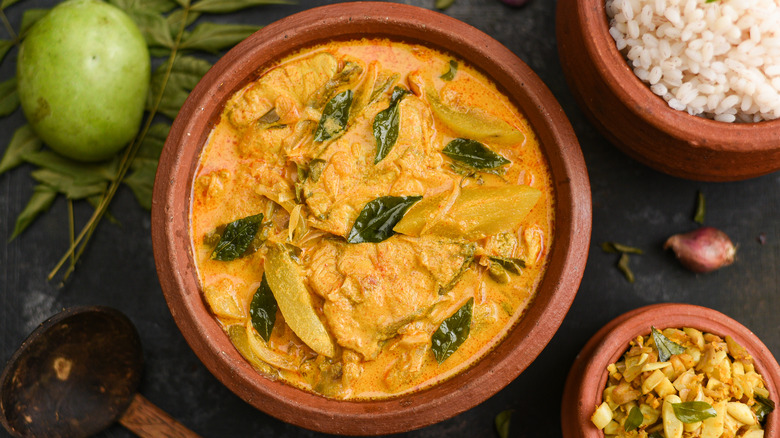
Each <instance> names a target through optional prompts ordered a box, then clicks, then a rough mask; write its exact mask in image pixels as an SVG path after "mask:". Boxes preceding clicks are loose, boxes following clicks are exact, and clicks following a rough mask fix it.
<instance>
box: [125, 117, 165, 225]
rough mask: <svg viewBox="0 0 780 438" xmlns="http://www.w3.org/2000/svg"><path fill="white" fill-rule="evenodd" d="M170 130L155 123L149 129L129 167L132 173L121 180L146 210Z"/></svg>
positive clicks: (149, 208) (148, 208)
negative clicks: (158, 163)
mask: <svg viewBox="0 0 780 438" xmlns="http://www.w3.org/2000/svg"><path fill="white" fill-rule="evenodd" d="M170 129H171V127H170V126H169V125H167V124H165V123H156V124H154V125H152V126H151V127H149V131H148V132H147V133H146V137H144V140H143V142H142V143H141V146H140V147H139V148H138V153H137V154H136V156H135V158H134V159H133V163H132V164H131V166H130V168H131V169H132V170H133V172H132V173H131V174H129V175H128V176H127V177H125V179H124V180H123V182H124V183H125V184H127V186H128V187H130V190H132V191H133V194H134V195H135V198H136V200H138V203H139V204H140V205H141V206H142V207H143V208H145V209H147V210H151V208H152V191H153V188H154V177H155V175H156V173H157V162H158V160H159V158H160V153H161V152H162V149H163V146H164V145H165V139H166V138H167V136H168V131H170Z"/></svg>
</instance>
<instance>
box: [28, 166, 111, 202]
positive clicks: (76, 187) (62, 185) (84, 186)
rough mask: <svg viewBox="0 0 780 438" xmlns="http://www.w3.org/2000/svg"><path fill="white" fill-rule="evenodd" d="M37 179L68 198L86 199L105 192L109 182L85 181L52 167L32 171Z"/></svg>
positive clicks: (31, 174)
mask: <svg viewBox="0 0 780 438" xmlns="http://www.w3.org/2000/svg"><path fill="white" fill-rule="evenodd" d="M30 176H32V177H33V179H35V180H36V181H38V182H40V183H43V184H46V185H47V186H49V187H51V188H53V189H55V190H56V191H58V192H59V193H62V194H63V195H65V196H66V197H67V198H68V199H84V198H89V197H90V196H95V195H99V194H102V193H103V192H105V190H106V187H107V186H108V183H107V182H105V181H102V182H100V181H85V180H83V179H81V180H80V179H77V178H75V177H73V176H71V175H67V174H65V173H60V172H56V171H53V170H50V169H38V170H34V171H32V172H31V173H30Z"/></svg>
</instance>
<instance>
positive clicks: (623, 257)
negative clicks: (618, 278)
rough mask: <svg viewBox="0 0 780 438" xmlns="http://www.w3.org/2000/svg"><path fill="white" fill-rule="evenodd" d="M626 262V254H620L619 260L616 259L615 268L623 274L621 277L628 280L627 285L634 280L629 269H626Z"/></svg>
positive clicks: (627, 260) (627, 259) (627, 258)
mask: <svg viewBox="0 0 780 438" xmlns="http://www.w3.org/2000/svg"><path fill="white" fill-rule="evenodd" d="M628 262H629V257H628V254H626V253H623V254H621V255H620V259H618V263H617V268H618V270H619V271H620V272H622V273H623V276H625V277H626V280H628V282H629V283H633V282H634V280H635V278H634V273H633V272H632V271H631V268H629V267H628Z"/></svg>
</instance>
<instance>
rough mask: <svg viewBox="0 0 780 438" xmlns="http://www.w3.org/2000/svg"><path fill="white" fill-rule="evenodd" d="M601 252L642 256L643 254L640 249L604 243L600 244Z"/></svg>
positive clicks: (620, 244) (614, 243) (615, 243)
mask: <svg viewBox="0 0 780 438" xmlns="http://www.w3.org/2000/svg"><path fill="white" fill-rule="evenodd" d="M601 250H602V251H604V252H608V253H611V254H639V255H641V254H643V253H644V252H643V251H642V250H641V249H640V248H635V247H633V246H628V245H623V244H622V243H617V242H604V243H602V244H601Z"/></svg>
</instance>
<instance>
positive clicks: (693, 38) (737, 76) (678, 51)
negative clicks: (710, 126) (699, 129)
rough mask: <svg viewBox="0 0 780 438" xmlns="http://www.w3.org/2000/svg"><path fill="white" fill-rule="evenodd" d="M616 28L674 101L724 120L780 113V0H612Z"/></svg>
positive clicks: (647, 78)
mask: <svg viewBox="0 0 780 438" xmlns="http://www.w3.org/2000/svg"><path fill="white" fill-rule="evenodd" d="M606 6H607V8H606V9H607V15H608V16H609V18H610V29H609V33H610V35H611V36H612V38H613V39H614V40H615V43H616V45H617V48H618V50H620V51H621V52H622V53H623V54H624V55H625V57H626V59H627V60H628V62H629V65H631V66H632V67H633V70H634V74H636V76H637V77H638V78H639V79H641V80H642V81H643V82H645V83H647V84H648V85H649V86H650V89H651V90H652V91H653V93H655V94H657V95H659V96H661V97H663V99H664V100H665V101H666V102H667V103H668V104H669V106H670V107H672V108H674V109H677V110H680V111H687V112H688V113H689V114H692V115H699V116H703V117H708V118H711V119H715V120H719V121H722V122H734V121H738V122H759V121H762V120H771V119H776V118H780V0H715V1H712V2H711V3H706V0H606Z"/></svg>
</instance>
